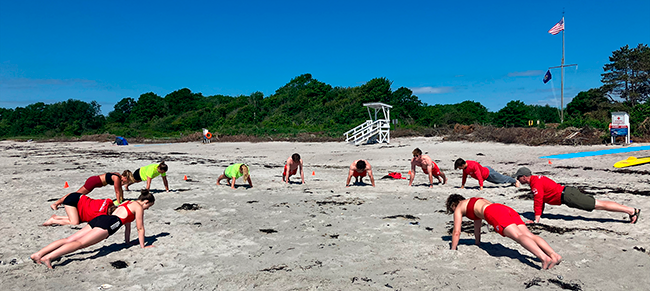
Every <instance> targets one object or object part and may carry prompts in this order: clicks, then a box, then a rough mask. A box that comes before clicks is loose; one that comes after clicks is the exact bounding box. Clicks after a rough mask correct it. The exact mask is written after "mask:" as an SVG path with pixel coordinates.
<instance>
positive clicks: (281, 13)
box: [0, 0, 650, 114]
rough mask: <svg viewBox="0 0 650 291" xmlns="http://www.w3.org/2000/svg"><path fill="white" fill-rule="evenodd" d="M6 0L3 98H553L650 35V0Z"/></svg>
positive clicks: (1, 16) (1, 3) (0, 16)
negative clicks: (619, 0) (296, 89)
mask: <svg viewBox="0 0 650 291" xmlns="http://www.w3.org/2000/svg"><path fill="white" fill-rule="evenodd" d="M624 3H625V5H616V4H613V3H612V2H610V1H408V0H403V1H381V0H376V1H350V0H348V1H336V0H335V1H245V0H242V1H182V2H181V1H164V0H159V1H30V0H25V1H13V0H12V1H9V0H0V107H4V108H15V107H17V106H20V107H24V106H26V105H28V104H31V103H35V102H45V103H54V102H59V101H64V100H67V99H70V98H72V99H78V100H83V101H87V102H90V101H92V100H96V101H98V102H99V103H100V104H101V105H102V111H103V113H104V114H107V113H108V112H110V111H112V110H113V106H114V105H115V103H117V102H118V101H119V100H121V99H122V98H125V97H133V98H136V99H137V98H138V97H139V96H140V95H141V94H143V93H147V92H154V93H156V94H158V95H160V96H163V97H164V96H165V95H167V94H169V93H171V92H173V91H175V90H178V89H182V88H189V89H190V90H192V91H193V92H200V93H203V95H204V96H208V95H216V94H223V95H230V96H238V95H249V94H251V93H253V92H256V91H259V92H262V93H264V96H269V95H271V94H273V93H274V92H275V90H276V89H278V88H280V87H282V86H283V85H285V84H286V83H288V82H289V81H290V80H291V79H292V78H294V77H296V76H299V75H301V74H304V73H310V74H312V76H313V77H314V78H315V79H317V80H319V81H321V82H324V83H327V84H330V85H332V86H339V87H353V86H359V85H362V84H364V83H366V82H368V81H369V80H371V79H373V78H378V77H385V78H387V79H389V80H391V81H392V82H393V84H392V86H393V90H396V89H398V88H399V87H407V88H410V89H411V90H413V92H414V94H415V95H417V96H418V97H419V98H420V100H422V101H423V102H425V103H427V104H430V105H433V104H453V103H459V102H462V101H465V100H473V101H477V102H480V103H482V104H483V105H485V106H486V107H487V108H488V109H489V110H491V111H497V110H499V109H501V108H502V107H503V106H505V104H506V103H508V102H509V101H511V100H521V101H524V102H525V103H527V104H540V105H545V104H549V105H551V106H558V104H559V101H560V71H559V70H553V71H551V72H552V74H553V80H552V82H550V83H548V84H544V83H542V78H543V75H544V73H545V72H546V70H547V69H548V67H551V66H557V65H559V64H560V61H561V56H562V34H558V35H551V34H549V33H547V31H548V30H549V29H550V28H551V27H552V26H553V25H554V24H555V23H557V22H558V21H559V20H560V19H561V18H562V12H563V11H564V12H565V22H566V31H565V33H566V35H565V36H566V63H567V64H578V67H577V69H576V68H575V67H572V68H567V69H566V78H565V80H566V82H565V104H566V103H568V102H569V101H570V100H571V98H572V97H574V96H575V95H576V94H577V93H578V92H580V91H585V90H588V89H590V88H596V87H599V86H600V85H601V83H600V78H601V77H600V74H601V73H602V72H603V69H602V68H603V65H604V64H606V63H608V62H609V56H611V53H612V52H613V51H615V50H617V49H619V48H620V47H622V46H625V45H630V46H632V47H635V46H636V45H637V44H639V43H644V44H649V43H650V18H649V17H648V16H647V13H648V11H650V1H648V0H631V1H624Z"/></svg>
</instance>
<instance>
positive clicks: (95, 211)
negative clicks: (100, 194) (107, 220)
mask: <svg viewBox="0 0 650 291" xmlns="http://www.w3.org/2000/svg"><path fill="white" fill-rule="evenodd" d="M111 204H113V200H111V199H91V198H88V196H86V195H81V197H79V203H77V212H79V220H80V221H81V222H88V221H91V220H93V218H95V217H97V216H100V215H106V214H107V213H106V211H108V207H109V206H111Z"/></svg>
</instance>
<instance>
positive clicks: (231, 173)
mask: <svg viewBox="0 0 650 291" xmlns="http://www.w3.org/2000/svg"><path fill="white" fill-rule="evenodd" d="M239 177H242V179H244V181H248V185H250V186H251V188H253V181H251V176H250V170H249V169H248V166H247V165H246V164H241V163H240V164H232V165H230V166H228V167H227V168H226V170H225V171H223V174H221V176H219V178H217V185H219V182H221V180H223V179H226V180H227V181H228V184H230V188H233V189H235V180H237V178H239Z"/></svg>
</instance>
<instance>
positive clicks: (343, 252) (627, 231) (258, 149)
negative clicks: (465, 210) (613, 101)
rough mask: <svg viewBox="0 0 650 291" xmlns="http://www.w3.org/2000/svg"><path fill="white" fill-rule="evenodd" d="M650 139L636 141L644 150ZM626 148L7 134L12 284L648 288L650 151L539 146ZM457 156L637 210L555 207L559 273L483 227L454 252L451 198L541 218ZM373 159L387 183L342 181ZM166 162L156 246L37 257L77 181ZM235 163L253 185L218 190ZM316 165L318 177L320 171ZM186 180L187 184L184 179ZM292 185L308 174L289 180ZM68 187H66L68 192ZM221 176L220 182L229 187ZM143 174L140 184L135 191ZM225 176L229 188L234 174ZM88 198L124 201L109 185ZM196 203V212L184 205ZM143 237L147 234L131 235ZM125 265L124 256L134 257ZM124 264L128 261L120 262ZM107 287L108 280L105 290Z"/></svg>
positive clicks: (109, 242) (0, 261)
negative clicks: (119, 140) (428, 169)
mask: <svg viewBox="0 0 650 291" xmlns="http://www.w3.org/2000/svg"><path fill="white" fill-rule="evenodd" d="M640 145H648V144H634V145H632V146H640ZM616 147H620V146H605V145H599V146H575V147H574V146H540V147H529V146H522V145H505V144H497V143H469V142H447V141H442V140H441V139H440V138H436V137H433V138H424V137H421V138H398V139H393V140H392V143H391V144H374V145H364V146H354V145H350V144H347V143H343V142H330V143H291V142H263V143H211V144H202V143H200V142H193V143H174V144H135V145H129V146H115V145H112V144H111V143H98V142H74V143H65V142H64V143H33V142H31V143H28V142H13V141H1V142H0V150H1V151H0V209H1V210H0V234H1V235H0V290H48V291H51V290H97V289H98V288H101V286H102V285H103V286H104V288H105V289H107V290H493V289H497V288H500V289H503V290H522V289H527V290H562V289H563V288H564V289H570V290H647V288H648V286H650V276H649V275H648V274H650V235H648V234H649V233H650V220H649V219H648V218H649V217H650V164H645V165H641V166H636V167H630V168H626V169H615V168H614V167H613V164H614V163H615V162H617V161H619V160H623V159H626V158H627V157H628V156H650V152H649V151H644V152H633V153H625V154H612V155H601V156H595V157H583V158H573V159H565V160H553V161H552V163H549V160H548V159H541V158H540V157H541V156H547V155H554V154H564V153H573V152H583V151H596V150H603V149H611V148H616ZM414 148H420V149H421V150H422V151H423V152H424V153H425V154H428V155H429V156H431V158H432V159H433V160H434V161H435V162H436V163H437V164H438V166H439V167H440V169H441V170H442V171H443V172H444V173H445V174H446V175H447V177H448V179H449V181H448V183H447V184H446V185H438V183H437V181H436V180H435V179H434V182H435V185H434V186H433V187H432V188H429V186H428V179H427V177H426V175H425V174H423V173H422V171H421V170H420V169H419V168H418V171H417V173H416V177H415V181H414V186H413V187H408V186H407V185H408V180H393V179H381V178H382V177H384V176H385V175H387V174H388V173H389V172H400V173H402V175H404V176H407V173H408V171H409V169H410V158H411V157H412V155H411V151H412V150H413V149H414ZM293 153H299V154H300V155H301V156H302V158H303V160H304V163H305V180H306V183H305V184H299V183H292V184H290V185H286V184H285V183H283V182H282V177H281V174H282V167H283V166H284V162H285V161H286V159H287V158H288V157H289V156H290V155H291V154H293ZM457 158H463V159H465V160H475V161H478V162H480V163H481V164H482V165H484V166H490V167H492V168H494V169H495V170H497V171H500V172H502V173H507V174H512V173H514V172H515V171H516V170H517V168H519V167H521V166H526V167H528V168H530V169H531V170H532V172H533V173H534V174H541V175H546V176H548V177H549V178H551V179H553V180H554V181H556V182H558V183H560V184H563V185H569V186H575V187H579V188H581V189H584V190H585V191H587V192H589V193H592V194H595V196H596V199H599V200H611V201H615V202H618V203H621V204H625V205H628V206H631V207H636V208H640V209H642V210H643V211H642V212H641V217H640V220H639V221H638V223H637V224H634V225H632V224H629V223H628V222H629V219H628V215H626V214H622V213H612V212H605V211H593V212H586V211H581V210H577V209H572V208H569V207H567V206H552V205H547V206H546V209H545V212H544V216H542V220H541V223H540V224H537V225H532V226H530V229H531V231H533V232H534V233H536V234H539V235H540V236H541V237H542V238H544V239H545V240H546V241H547V242H548V243H549V244H550V245H551V246H552V247H553V249H554V250H555V251H556V252H558V253H559V254H560V255H562V256H563V262H562V263H561V264H560V265H558V266H556V267H555V268H553V269H551V270H540V267H541V263H540V261H539V260H537V258H536V257H535V256H534V255H533V254H531V253H530V252H528V251H527V250H525V249H524V248H523V247H521V246H520V245H519V244H517V243H516V242H514V241H513V240H511V239H509V238H506V237H502V236H501V235H499V234H497V233H496V232H494V231H493V230H492V229H489V228H488V226H487V225H485V226H484V227H483V228H482V230H483V235H482V242H483V243H482V245H481V246H476V245H474V237H473V234H472V228H471V222H470V220H468V219H466V222H465V223H466V224H467V225H468V227H467V229H464V233H463V234H462V235H461V242H460V245H459V249H458V250H457V251H452V250H450V249H449V245H450V241H451V236H450V229H451V227H452V220H453V218H452V216H451V215H446V214H445V213H444V208H445V206H444V203H445V200H446V199H447V197H448V196H449V195H450V194H453V193H456V194H461V195H463V196H465V197H466V198H469V197H474V196H481V197H484V198H487V199H489V200H491V201H492V202H497V203H502V204H505V205H508V206H510V207H512V208H513V209H515V210H516V211H518V212H519V213H520V214H522V216H523V217H525V218H527V219H532V218H533V201H532V200H531V199H530V198H529V195H528V194H529V193H530V188H529V187H528V185H522V187H520V188H515V187H512V186H505V185H495V184H490V183H489V182H486V183H485V188H484V189H483V190H482V191H478V182H477V181H476V180H474V179H472V178H469V179H468V182H467V184H466V188H467V189H460V188H459V187H460V184H461V174H462V172H461V171H460V170H454V169H453V163H454V161H455V160H456V159H457ZM356 159H366V160H368V161H369V162H370V163H371V165H372V167H373V171H374V173H375V179H376V187H372V186H371V185H369V181H368V179H367V178H366V180H365V182H366V183H368V185H355V186H351V187H345V180H346V177H347V173H348V167H349V166H350V164H351V163H352V161H354V160H356ZM160 161H165V162H166V163H167V164H168V165H169V172H168V174H167V177H168V180H169V183H170V188H171V190H172V191H170V192H169V193H167V192H165V191H164V186H163V183H162V180H161V179H160V178H156V179H154V180H153V181H152V186H151V189H153V191H154V192H155V196H156V203H155V205H154V206H153V207H151V208H150V209H149V210H147V211H146V212H145V216H144V221H145V229H146V241H147V243H148V244H153V245H154V246H155V247H154V248H148V249H141V248H140V247H139V246H137V245H135V246H126V245H125V244H124V229H123V228H122V229H121V230H119V231H118V232H117V233H116V234H114V235H113V236H110V237H109V238H108V239H106V240H105V241H102V242H100V243H98V244H95V245H93V246H90V247H88V248H86V249H82V250H79V251H77V252H74V253H71V254H69V255H66V256H64V257H62V258H61V259H60V260H58V261H55V262H54V263H53V266H54V270H50V269H48V268H46V267H45V266H43V265H38V264H35V263H33V262H32V261H31V260H30V259H29V255H30V254H32V253H34V252H36V251H38V250H39V249H41V248H42V247H44V246H45V245H47V244H49V243H50V242H52V241H54V240H57V239H61V238H64V237H67V236H69V235H71V234H73V233H74V232H76V231H77V230H78V229H80V228H81V227H82V226H84V225H85V223H82V224H81V225H77V226H56V227H44V226H40V225H41V223H43V222H44V221H45V220H47V219H48V218H49V217H50V216H51V215H52V214H55V213H56V214H58V215H64V214H65V211H64V210H62V209H59V210H57V211H53V210H51V209H50V207H49V205H50V204H51V203H52V202H53V201H54V200H56V199H58V198H60V197H62V196H63V195H65V194H67V193H69V192H74V191H76V190H77V189H78V188H79V187H81V186H82V185H83V183H84V181H85V180H86V179H87V178H88V177H90V176H93V175H98V174H102V173H106V172H122V171H123V170H127V169H128V170H131V171H134V170H136V169H138V168H139V167H142V166H145V165H148V164H150V163H155V162H160ZM235 162H243V163H247V164H248V165H249V166H250V168H251V178H252V181H253V185H254V187H253V188H249V187H247V184H246V183H244V181H241V180H238V181H237V186H238V187H237V189H234V190H233V189H231V188H230V187H228V186H225V185H221V186H217V185H215V182H216V180H217V177H218V176H219V175H220V174H221V173H223V171H224V169H225V168H226V167H227V166H228V165H230V164H232V163H235ZM312 174H313V175H312ZM184 176H187V178H188V180H187V181H185V180H184V179H183V177H184ZM292 181H293V182H297V181H299V177H296V176H293V177H292ZM65 182H67V183H69V185H70V188H67V189H64V188H63V186H64V183H65ZM222 183H224V182H222ZM145 184H146V183H139V184H135V185H133V186H131V187H130V188H131V190H130V191H125V194H124V196H125V198H127V199H135V198H137V196H138V194H139V190H140V189H142V188H144V187H145ZM224 184H225V183H224ZM89 197H91V198H111V199H114V198H115V193H114V191H113V189H112V187H102V188H98V189H95V190H94V191H92V192H91V193H90V194H89ZM183 204H196V205H198V209H196V210H181V209H179V210H177V209H178V208H180V207H181V206H183ZM131 239H132V240H133V239H137V232H136V230H135V227H134V230H133V233H132V234H131ZM123 263H125V264H123ZM124 265H125V267H124ZM105 284H108V285H105Z"/></svg>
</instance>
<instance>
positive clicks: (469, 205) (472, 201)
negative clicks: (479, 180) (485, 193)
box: [465, 197, 483, 220]
mask: <svg viewBox="0 0 650 291" xmlns="http://www.w3.org/2000/svg"><path fill="white" fill-rule="evenodd" d="M479 199H483V198H481V197H472V198H470V199H469V202H468V203H467V210H466V211H465V216H467V218H469V219H471V220H480V218H478V217H476V214H475V213H474V205H475V204H476V201H477V200H479Z"/></svg>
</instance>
